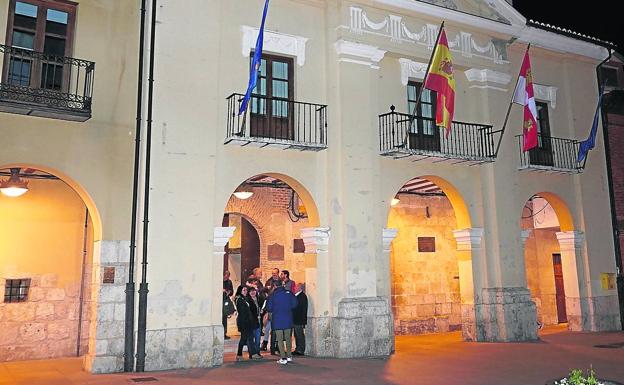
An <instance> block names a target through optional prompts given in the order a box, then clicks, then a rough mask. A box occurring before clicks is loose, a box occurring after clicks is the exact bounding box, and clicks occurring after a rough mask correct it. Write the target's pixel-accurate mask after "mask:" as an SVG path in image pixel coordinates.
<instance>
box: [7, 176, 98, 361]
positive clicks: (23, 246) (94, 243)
mask: <svg viewBox="0 0 624 385" xmlns="http://www.w3.org/2000/svg"><path fill="white" fill-rule="evenodd" d="M11 169H14V170H16V169H18V171H17V175H18V176H19V178H20V179H22V180H23V181H26V182H28V191H27V192H26V193H25V194H24V195H22V196H19V197H7V196H4V195H0V212H2V216H0V291H2V292H3V294H4V295H3V296H2V297H1V298H3V301H2V303H0V313H2V314H1V316H0V320H1V321H0V329H2V330H3V332H4V333H3V338H2V339H1V340H0V361H15V360H31V359H47V358H60V357H72V356H74V357H75V356H83V355H85V354H87V353H88V345H89V344H88V343H89V339H90V327H89V322H90V320H91V319H90V318H91V315H93V314H94V312H93V311H91V310H92V309H91V308H90V307H91V306H90V305H91V302H90V301H91V290H92V285H91V276H92V273H93V271H92V270H93V266H94V262H95V263H97V261H93V256H94V255H99V250H97V249H96V247H99V242H98V241H99V240H100V239H101V221H100V217H99V214H98V211H97V208H96V207H95V204H94V202H93V200H92V199H91V198H90V196H89V195H88V194H87V193H86V191H85V190H84V189H83V188H82V187H81V186H80V185H79V184H78V183H77V182H75V181H73V180H72V179H71V178H69V177H68V176H66V175H64V174H63V173H61V172H59V171H57V170H53V169H51V168H48V167H42V166H37V165H30V164H11V165H7V166H2V167H0V179H2V180H6V179H7V177H8V174H10V173H11V171H10V170H11ZM14 173H15V172H14ZM5 337H6V338H5Z"/></svg>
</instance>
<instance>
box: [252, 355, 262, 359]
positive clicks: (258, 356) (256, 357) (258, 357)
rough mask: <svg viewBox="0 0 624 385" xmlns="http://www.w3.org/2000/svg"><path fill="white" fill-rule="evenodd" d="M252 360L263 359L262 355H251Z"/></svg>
mask: <svg viewBox="0 0 624 385" xmlns="http://www.w3.org/2000/svg"><path fill="white" fill-rule="evenodd" d="M251 359H252V360H261V359H262V356H261V355H260V354H254V355H253V356H251Z"/></svg>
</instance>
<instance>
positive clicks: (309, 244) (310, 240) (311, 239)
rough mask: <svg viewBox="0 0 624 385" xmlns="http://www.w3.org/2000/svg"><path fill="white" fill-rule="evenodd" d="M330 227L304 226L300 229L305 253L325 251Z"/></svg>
mask: <svg viewBox="0 0 624 385" xmlns="http://www.w3.org/2000/svg"><path fill="white" fill-rule="evenodd" d="M330 236H331V229H330V228H329V227H306V228H304V229H301V238H302V239H303V244H304V245H305V252H306V254H308V253H311V254H314V253H319V252H327V246H328V245H329V237H330Z"/></svg>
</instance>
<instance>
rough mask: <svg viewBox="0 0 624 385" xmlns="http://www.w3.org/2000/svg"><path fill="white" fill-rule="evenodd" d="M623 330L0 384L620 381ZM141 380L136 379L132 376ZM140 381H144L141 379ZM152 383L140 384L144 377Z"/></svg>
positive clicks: (4, 369) (532, 384)
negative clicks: (356, 356)
mask: <svg viewBox="0 0 624 385" xmlns="http://www.w3.org/2000/svg"><path fill="white" fill-rule="evenodd" d="M618 343H619V344H620V345H616V346H619V347H611V348H596V347H594V345H609V344H618ZM622 345H624V332H618V333H571V332H568V331H562V330H561V328H551V329H546V330H545V331H543V332H542V334H541V341H539V342H535V343H507V344H502V343H469V342H462V341H461V340H460V335H459V333H449V334H438V335H426V336H409V337H397V339H396V348H397V353H396V354H394V355H393V356H392V357H390V358H388V359H362V360H338V359H315V358H307V357H303V358H299V357H295V362H294V363H292V364H289V365H285V366H282V365H278V364H277V363H276V362H275V360H276V359H275V356H270V355H265V359H264V360H262V361H255V362H248V361H244V362H239V363H236V362H234V353H227V354H226V356H225V363H224V364H223V366H221V367H219V368H214V369H191V370H176V371H167V372H148V373H122V374H112V375H90V374H88V373H85V372H83V371H81V364H82V361H81V359H78V358H75V359H63V360H46V361H30V362H14V363H4V364H0V385H8V384H11V385H43V384H45V385H104V384H106V385H122V384H123V385H127V384H145V383H147V384H154V385H191V384H193V385H194V384H210V385H226V384H227V385H236V384H254V385H258V384H262V385H269V384H297V385H308V384H310V385H312V384H319V385H321V384H323V385H348V384H358V385H376V384H391V385H420V384H427V385H503V384H504V385H543V384H545V382H546V381H547V380H550V379H553V378H556V377H561V376H563V375H565V374H567V372H568V371H569V370H570V369H571V368H585V369H586V368H589V365H593V367H594V369H595V370H596V372H597V373H598V375H599V376H600V377H603V378H606V379H610V380H615V381H620V382H622V383H624V347H622ZM133 379H139V382H137V381H133ZM141 379H142V380H143V381H141ZM150 379H152V380H151V381H145V380H150Z"/></svg>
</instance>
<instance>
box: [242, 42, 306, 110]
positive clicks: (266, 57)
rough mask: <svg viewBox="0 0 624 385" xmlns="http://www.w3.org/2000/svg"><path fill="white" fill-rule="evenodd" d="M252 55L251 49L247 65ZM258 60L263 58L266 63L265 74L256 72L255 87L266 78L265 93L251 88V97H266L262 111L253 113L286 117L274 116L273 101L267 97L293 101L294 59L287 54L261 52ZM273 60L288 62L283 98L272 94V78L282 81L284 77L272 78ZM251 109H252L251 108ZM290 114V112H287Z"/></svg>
mask: <svg viewBox="0 0 624 385" xmlns="http://www.w3.org/2000/svg"><path fill="white" fill-rule="evenodd" d="M253 55H254V51H251V54H250V62H249V65H250V66H251V64H252V62H253ZM260 60H265V61H266V65H265V69H266V74H265V76H261V75H260V74H258V82H257V83H256V88H260V84H261V82H262V79H265V80H266V94H264V95H263V94H261V93H256V92H254V90H252V92H251V97H252V99H253V97H254V96H257V97H261V98H266V99H264V100H265V106H264V110H265V111H264V113H261V112H253V114H254V115H258V116H266V117H271V118H288V116H279V115H278V116H276V115H274V114H273V103H269V100H268V99H269V98H271V99H273V100H278V101H280V100H281V101H285V102H289V101H293V100H294V94H295V79H294V73H295V69H294V65H295V61H294V59H293V58H292V57H289V56H281V55H274V54H267V53H264V52H263V53H262V56H261V58H260ZM274 62H278V63H287V64H288V79H287V80H286V81H287V85H288V97H286V98H284V97H275V96H273V80H279V81H284V79H280V78H277V79H274V77H273V63H274ZM252 111H253V109H252ZM289 115H290V114H289Z"/></svg>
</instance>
